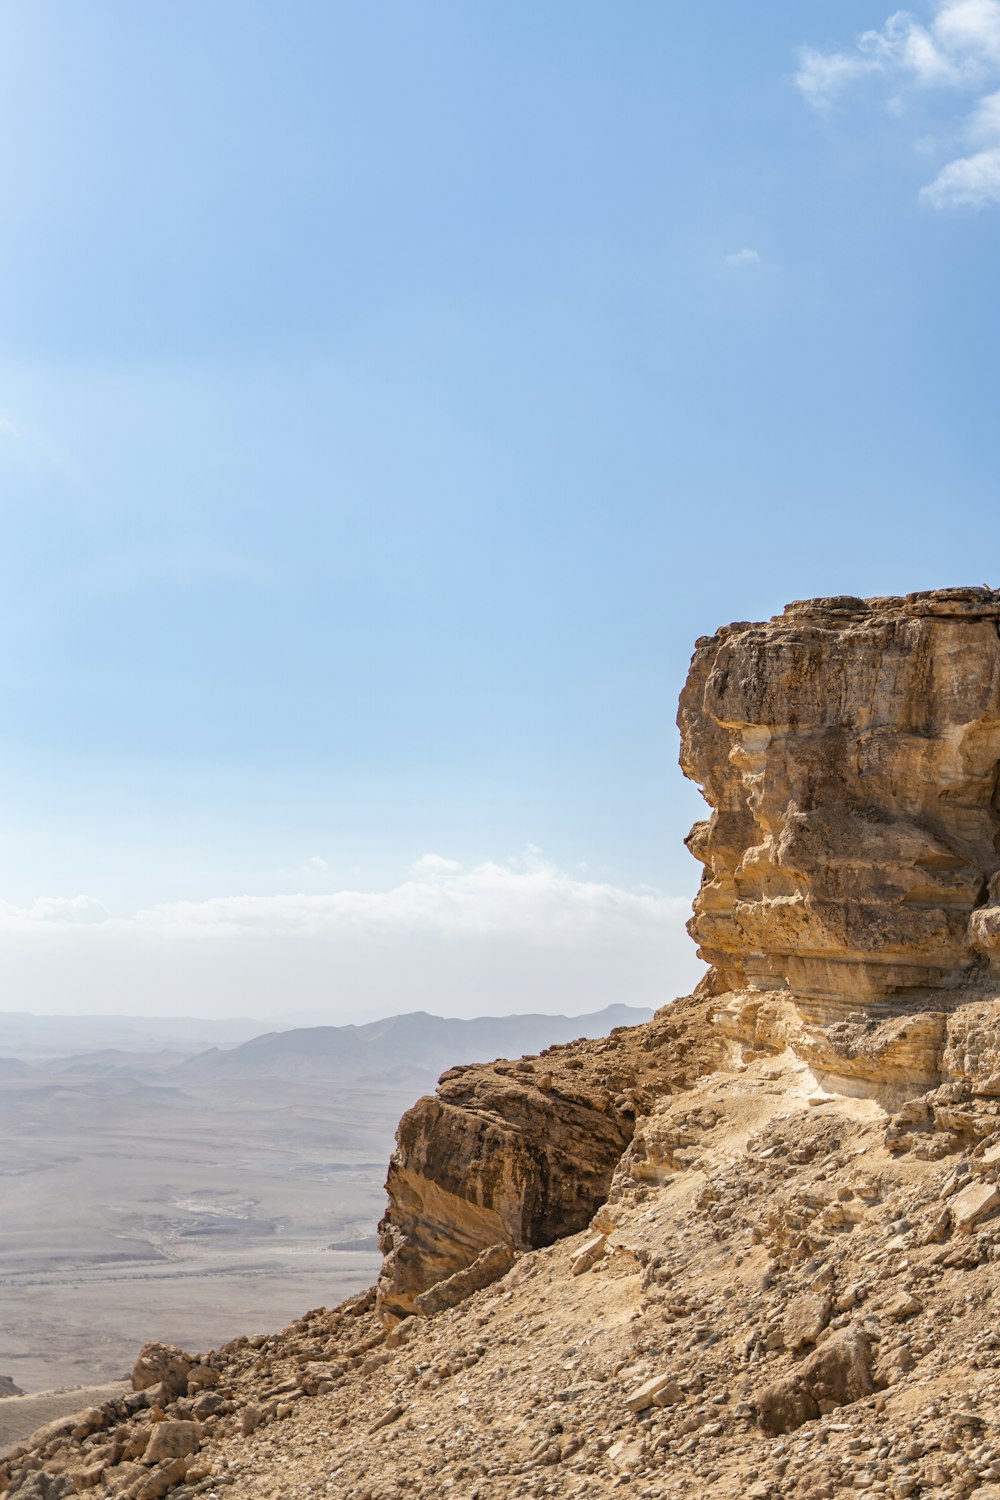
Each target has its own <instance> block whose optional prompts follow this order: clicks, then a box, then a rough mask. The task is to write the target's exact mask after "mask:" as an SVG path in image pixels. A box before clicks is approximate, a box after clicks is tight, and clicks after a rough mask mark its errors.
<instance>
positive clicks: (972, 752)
mask: <svg viewBox="0 0 1000 1500" xmlns="http://www.w3.org/2000/svg"><path fill="white" fill-rule="evenodd" d="M998 622H1000V595H998V594H996V593H991V592H989V591H987V590H983V589H949V590H939V591H937V592H934V593H927V594H911V595H907V596H906V597H905V598H898V599H869V600H862V599H853V598H835V599H814V600H811V601H808V602H806V603H801V604H791V605H789V606H788V608H787V609H786V610H785V612H784V614H783V615H781V616H779V617H777V618H776V619H774V620H772V621H770V622H769V623H767V624H737V625H730V626H728V627H726V628H724V629H722V630H720V631H718V632H717V633H716V634H715V635H713V636H710V637H706V638H704V639H702V640H701V641H699V642H698V645H697V649H696V651H695V655H694V659H693V661H692V665H691V673H690V676H689V678H688V682H687V685H686V687H685V689H684V692H683V694H682V697H681V706H680V714H679V724H680V728H681V742H682V745H681V765H682V768H683V769H684V771H685V772H686V774H687V775H688V776H690V777H691V778H692V779H693V780H695V781H696V782H697V783H698V784H699V785H700V786H701V788H702V790H703V792H704V795H705V797H706V800H707V801H708V803H709V805H710V806H711V808H712V815H711V817H710V818H709V819H708V820H707V821H706V822H703V823H699V824H697V825H696V826H695V828H694V829H693V830H692V832H691V835H690V837H689V839H688V845H689V848H690V849H691V851H692V853H693V854H694V855H695V856H696V857H697V858H698V859H699V860H700V861H701V862H702V863H703V864H704V866H705V871H704V874H703V877H702V886H701V890H700V892H699V895H698V898H697V901H696V903H695V914H694V917H693V919H692V921H691V923H690V931H691V933H692V936H693V937H694V938H695V940H696V942H697V943H698V945H699V949H700V951H701V954H702V956H703V957H704V958H705V959H706V960H707V961H708V962H709V963H710V964H711V965H712V966H713V972H712V976H711V980H710V984H711V988H712V989H713V991H714V993H716V994H717V995H719V996H723V997H725V998H724V1000H723V1006H722V1008H723V1011H724V1012H725V1014H726V1016H727V1017H728V1023H729V1027H730V1031H731V1033H732V1034H734V1035H736V1036H737V1037H739V1038H740V1040H741V1041H743V1042H744V1043H745V1044H746V1043H749V1044H750V1045H755V1046H760V1045H764V1046H773V1047H774V1048H775V1049H776V1050H780V1049H781V1047H783V1046H785V1045H788V1044H792V1045H793V1046H795V1049H796V1050H797V1051H798V1052H799V1053H800V1055H803V1056H805V1057H806V1058H807V1060H809V1061H810V1062H811V1063H812V1065H813V1066H814V1067H815V1068H816V1070H817V1072H819V1073H821V1074H822V1073H824V1072H827V1073H829V1075H830V1076H831V1077H833V1078H839V1079H841V1080H842V1079H844V1078H857V1079H859V1080H862V1081H865V1082H870V1081H877V1082H878V1083H880V1084H881V1085H882V1086H883V1087H889V1086H892V1085H895V1086H897V1087H898V1088H899V1089H903V1088H904V1087H906V1086H909V1091H910V1093H911V1094H912V1093H913V1092H914V1091H917V1092H919V1087H920V1086H922V1087H924V1088H928V1087H933V1086H934V1085H935V1084H936V1083H937V1082H938V1081H939V1077H940V1070H939V1063H940V1053H941V1049H942V1046H943V1045H944V1043H945V1039H946V1037H945V1033H946V1011H947V1009H948V1008H949V1007H948V1003H947V999H946V996H947V994H948V993H949V992H950V993H951V994H954V992H955V991H956V990H958V989H961V988H963V987H965V988H966V989H967V988H968V987H969V986H973V987H975V985H977V984H981V983H982V982H983V979H984V976H986V975H987V973H988V970H989V966H990V965H992V964H994V960H995V957H996V944H997V940H998V934H1000V917H998V915H997V914H998V912H1000V907H998V906H997V905H996V894H997V890H998V884H997V880H996V878H995V877H997V875H998V872H1000V838H998V834H1000V790H998V784H1000V778H998V764H1000V632H998ZM991 893H992V894H991ZM995 993H996V984H995V982H994V983H993V987H992V989H991V991H990V994H991V996H992V995H993V994H995ZM936 997H940V998H939V999H936ZM968 998H970V999H972V998H977V997H976V996H975V995H974V994H970V995H969V996H968ZM915 1002H917V1003H915ZM875 1023H878V1024H875ZM810 1028H811V1031H810ZM835 1028H836V1029H837V1030H838V1031H839V1034H838V1035H834V1034H832V1032H833V1031H834V1029H835ZM998 1071H1000V1070H998ZM914 1086H916V1088H915V1087H914ZM998 1088H1000V1085H998Z"/></svg>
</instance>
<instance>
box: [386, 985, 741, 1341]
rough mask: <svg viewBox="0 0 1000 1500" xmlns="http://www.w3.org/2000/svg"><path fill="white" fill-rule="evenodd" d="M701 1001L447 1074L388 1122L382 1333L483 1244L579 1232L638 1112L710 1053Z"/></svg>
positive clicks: (547, 1240) (700, 1066)
mask: <svg viewBox="0 0 1000 1500" xmlns="http://www.w3.org/2000/svg"><path fill="white" fill-rule="evenodd" d="M709 1031H710V1028H709V1027H708V1025H707V1020H706V1003H705V1002H704V1001H693V1000H690V1001H687V1002H685V1004H683V1005H681V1007H680V1011H678V1012H677V1013H676V1014H673V1013H672V1014H670V1015H663V1014H661V1016H660V1017H658V1018H657V1019H656V1020H654V1021H652V1022H649V1023H648V1025H646V1026H638V1027H623V1028H618V1029H617V1030H615V1031H614V1032H613V1033H612V1034H611V1036H610V1037H607V1038H602V1039H600V1040H598V1041H579V1042H575V1043H570V1044H567V1045H564V1046H557V1047H552V1048H549V1049H548V1051H547V1052H545V1053H543V1054H542V1055H541V1056H540V1057H538V1058H533V1059H521V1060H520V1061H518V1062H507V1061H506V1060H501V1061H499V1062H496V1063H492V1064H488V1065H487V1064H477V1065H473V1066H470V1067H464V1068H453V1069H452V1070H451V1071H450V1072H448V1073H445V1074H444V1075H443V1077H442V1078H441V1081H440V1083H439V1085H438V1090H437V1093H436V1094H435V1095H433V1096H428V1097H426V1098H424V1099H420V1100H419V1101H418V1102H417V1103H416V1104H415V1105H414V1107H413V1108H412V1109H411V1110H409V1111H408V1112H407V1113H406V1114H405V1115H404V1116H403V1119H402V1120H401V1121H400V1126H399V1131H398V1134H397V1144H396V1151H395V1154H394V1155H393V1158H392V1161H391V1162H390V1165H389V1176H388V1181H387V1183H386V1191H387V1193H388V1197H389V1204H388V1209H387V1212H386V1216H385V1218H384V1219H383V1221H382V1224H381V1225H380V1232H381V1243H382V1249H383V1253H384V1256H385V1260H384V1264H383V1271H382V1275H381V1278H380V1280H379V1306H380V1309H381V1311H382V1315H383V1317H384V1318H385V1319H386V1321H387V1323H390V1324H391V1323H392V1322H393V1321H394V1320H396V1319H398V1318H400V1317H406V1316H408V1315H409V1314H410V1313H412V1312H413V1311H414V1310H415V1308H416V1301H417V1298H418V1297H420V1296H421V1295H423V1294H427V1293H428V1292H429V1291H430V1289H431V1288H432V1287H434V1286H435V1285H436V1284H437V1283H438V1282H442V1281H444V1280H446V1279H447V1278H451V1277H454V1276H455V1274H456V1273H458V1272H463V1271H464V1270H465V1269H466V1268H467V1267H469V1266H471V1265H472V1264H473V1262H475V1261H476V1260H477V1259H478V1258H479V1257H480V1256H481V1255H483V1254H484V1252H487V1251H491V1250H493V1247H506V1248H507V1249H508V1250H509V1251H524V1250H530V1249H533V1248H535V1247H536V1246H539V1245H548V1244H551V1243H552V1241H553V1240H555V1239H559V1238H561V1237H562V1236H564V1235H567V1234H573V1233H575V1232H576V1231H577V1230H579V1229H583V1228H584V1227H585V1226H586V1225H587V1224H588V1223H589V1222H590V1219H591V1217H592V1216H593V1214H594V1213H595V1211H596V1210H597V1208H598V1207H599V1206H600V1204H601V1203H603V1201H604V1199H605V1198H606V1197H607V1194H608V1188H609V1186H610V1183H611V1178H612V1174H613V1173H614V1170H615V1168H616V1166H617V1165H618V1162H619V1160H620V1158H621V1155H622V1152H623V1151H624V1150H625V1147H626V1146H627V1145H628V1143H629V1141H630V1140H631V1138H632V1132H633V1130H634V1128H635V1119H636V1115H637V1114H642V1113H644V1112H645V1111H646V1110H648V1109H649V1107H650V1105H651V1103H652V1101H653V1100H654V1099H655V1098H657V1097H659V1096H660V1095H663V1094H669V1093H671V1092H672V1091H674V1090H675V1089H677V1088H682V1087H685V1086H687V1084H688V1083H689V1082H690V1080H691V1078H692V1077H695V1076H697V1075H698V1074H699V1073H701V1072H702V1071H704V1070H705V1069H706V1068H707V1067H708V1066H709V1062H710V1060H711V1059H712V1058H714V1057H715V1056H717V1055H718V1053H719V1049H720V1047H721V1039H720V1041H719V1042H716V1041H715V1039H714V1038H713V1037H712V1036H711V1035H710V1034H709Z"/></svg>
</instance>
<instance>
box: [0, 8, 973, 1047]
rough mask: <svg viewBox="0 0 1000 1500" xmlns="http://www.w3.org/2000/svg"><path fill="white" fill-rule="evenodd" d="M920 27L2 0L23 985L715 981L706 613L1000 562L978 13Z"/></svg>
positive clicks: (204, 989) (1, 128)
mask: <svg viewBox="0 0 1000 1500" xmlns="http://www.w3.org/2000/svg"><path fill="white" fill-rule="evenodd" d="M889 17H890V7H888V6H887V5H880V4H877V3H867V0H866V3H860V0H848V3H845V0H837V3H833V0H829V3H828V0H816V3H813V4H811V5H810V6H808V7H803V6H802V5H801V4H792V3H772V4H768V5H766V6H748V5H746V4H744V3H742V0H740V3H736V0H732V3H722V4H717V5H715V6H712V7H707V6H685V7H680V6H667V5H663V4H662V3H659V0H657V3H646V0H634V3H632V4H630V5H629V6H627V7H624V8H623V7H620V6H611V5H607V4H600V5H599V4H594V3H589V0H572V3H569V0H566V3H562V0H548V3H546V4H545V5H544V6H538V5H537V4H530V5H529V4H526V3H519V0H512V3H507V4H504V5H503V6H477V5H468V4H465V3H462V4H459V3H449V4H445V3H437V0H428V3H424V4H421V5H420V6H414V5H411V4H403V3H382V4H379V5H377V6H373V5H362V4H346V3H344V4H339V3H334V0H297V3H296V4H295V5H294V6H275V5H273V4H271V3H261V0H238V3H237V0H213V3H212V4H211V5H204V4H203V3H201V0H171V3H170V4H167V3H161V0H151V3H149V4H144V5H142V6H136V5H134V4H132V3H130V0H89V3H88V4H87V5H80V4H79V3H78V0H0V287H2V288H3V295H2V297H0V510H2V526H3V538H2V548H0V568H2V578H0V625H2V630H3V639H4V641H5V643H6V650H5V651H4V666H3V676H4V688H3V705H4V711H3V715H2V725H0V828H2V833H3V845H4V849H5V858H4V859H3V861H2V869H0V899H2V901H3V903H4V905H3V907H2V908H0V915H3V918H4V921H5V923H6V926H7V929H8V931H7V938H6V942H7V944H8V958H10V959H11V960H12V962H13V964H14V968H13V973H14V980H13V990H12V993H11V995H10V999H9V1002H8V1003H10V1004H11V1005H14V1006H15V1007H16V1006H21V1007H23V1008H34V1009H56V1010H58V1009H73V1008H81V1007H83V1008H91V1009H98V1008H100V1009H119V1010H120V1009H123V1008H127V1007H128V1006H132V1007H141V1006H143V1005H146V1006H148V1007H152V1008H154V1009H156V1008H159V1009H163V1008H164V1006H165V1005H166V1004H167V1003H169V1002H170V1001H171V997H172V996H174V997H176V995H177V994H178V992H181V993H182V994H183V996H184V1003H185V1005H186V1008H188V1009H191V1010H197V1009H201V1010H208V1009H213V1010H216V1011H221V1010H226V1009H229V1010H240V1009H243V1010H250V1011H251V1012H252V1013H254V1014H257V1013H259V1014H261V1015H273V1014H275V1013H277V1012H278V1010H279V1009H289V1008H291V1009H292V1010H296V1009H301V1010H303V1011H310V1012H311V1011H312V1010H314V1009H315V1010H317V1012H318V1010H322V1009H323V1008H324V1007H325V1008H327V1009H329V1010H330V1011H331V1014H333V1013H335V1014H336V1015H338V1016H340V1015H347V1014H348V1013H350V1015H351V1016H352V1018H357V1017H360V1016H362V1015H367V1014H370V1013H372V1012H373V1011H374V1010H401V1009H408V1008H411V1006H410V1004H409V1003H408V1002H409V999H410V997H411V996H412V995H414V994H416V993H417V992H418V991H419V992H420V995H421V996H422V1000H423V1001H428V997H429V1000H430V1003H428V1008H438V1009H450V1010H452V1011H455V1012H457V1011H459V1010H464V1011H465V1012H466V1013H471V1012H473V1011H475V1010H476V1009H479V1008H493V1009H497V1008H503V1009H515V1008H516V1009H525V1008H537V1009H547V1010H559V1009H567V1010H579V1009H585V1008H588V1007H589V1006H590V1005H591V1004H596V1003H602V1002H603V1000H604V999H607V1000H626V1001H627V1000H634V1001H635V1002H636V1003H650V1001H652V1000H655V999H658V998H662V999H667V998H669V997H670V995H671V994H673V993H676V991H677V990H678V989H681V988H684V987H685V986H686V985H687V984H689V983H690V982H691V980H692V978H693V977H694V976H695V975H696V972H697V970H696V968H695V967H694V965H693V964H692V962H691V959H690V957H689V956H688V953H687V948H688V945H687V940H686V939H685V938H684V937H683V934H682V932H681V922H682V915H683V909H684V905H685V903H686V902H687V901H689V900H690V897H691V895H692V893H693V891H694V889H695V886H696V884H697V870H696V868H695V866H694V865H693V862H692V861H691V860H690V858H689V856H688V855H687V854H686V852H685V851H684V849H683V848H682V845H681V838H682V836H683V834H684V832H685V831H686V829H687V827H688V825H689V824H690V822H691V821H692V819H693V818H694V817H695V816H697V815H698V812H699V807H700V803H699V799H698V797H697V795H696V794H695V793H694V791H693V790H692V789H691V788H689V787H686V786H685V785H684V784H683V782H682V780H681V778H680V775H679V772H677V770H676V769H675V761H676V738H675V731H674V728H673V718H674V713H675V706H676V699H677V694H678V691H679V689H680V685H681V682H682V680H683V676H684V672H685V669H686V665H687V661H688V658H689V656H690V651H691V647H692V644H693V641H694V639H695V637H696V636H698V635H699V634H702V633H705V632H707V631H710V630H711V629H713V628H714V627H715V626H717V625H719V624H721V623H723V622H725V621H727V620H730V619H745V618H754V617H766V616H768V615H770V614H772V613H774V612H776V611H777V610H779V609H780V608H781V606H782V605H783V604H784V603H785V602H786V601H787V600H788V599H791V598H802V597H808V596H811V595H816V594H823V593H844V592H850V593H859V594H873V593H889V592H897V591H906V590H910V589H918V588H926V587H933V586H936V585H945V584H952V583H967V582H972V583H979V582H983V581H987V582H991V583H994V584H997V583H1000V557H998V551H1000V549H998V547H997V544H996V541H995V536H994V533H995V530H996V528H995V515H996V490H997V475H998V473H1000V463H998V459H1000V454H998V451H997V450H998V445H1000V424H998V423H997V420H996V411H995V406H996V383H997V358H998V356H997V350H998V348H1000V339H998V331H1000V330H998V327H997V324H998V321H1000V317H998V306H1000V303H998V298H997V294H996V287H997V265H998V253H997V252H998V226H1000V3H997V0H950V3H949V0H933V3H926V4H923V5H919V6H914V7H913V9H912V11H910V12H902V13H897V15H896V17H895V19H893V20H892V21H890V20H889ZM429 854H433V855H434V856H436V858H437V860H438V863H436V864H435V863H434V862H433V861H432V862H431V863H430V864H428V863H427V861H426V859H425V856H427V855H429ZM491 871H493V872H497V871H499V872H500V873H499V874H490V873H489V872H491ZM484 892H487V893H488V894H484ZM407 893H408V894H407ZM294 897H301V898H302V900H301V901H300V903H299V905H298V906H296V905H295V903H294V901H292V898H294ZM241 901H243V902H244V903H246V902H250V903H251V905H250V906H247V905H246V904H244V906H242V907H239V908H238V910H239V913H240V915H238V917H234V911H236V910H237V907H234V905H233V903H234V902H235V903H237V905H238V903H239V902H241ZM290 901H292V905H291V907H290V906H289V902H290ZM484 902H485V905H484ZM303 903H305V905H303ZM366 903H367V904H366ZM644 903H645V904H644ZM650 903H652V904H650ZM389 909H391V910H392V911H394V912H396V917H395V918H393V921H394V922H395V925H394V926H393V925H392V923H390V927H391V931H392V934H393V937H392V942H391V943H389V944H388V948H389V949H391V950H392V954H391V957H388V958H387V957H386V956H385V954H386V951H387V945H386V942H385V931H384V930H383V928H380V927H379V925H378V924H379V922H381V921H382V920H383V917H384V914H385V912H386V910H389ZM456 910H461V911H462V912H464V913H465V916H464V917H463V919H462V920H463V922H464V924H465V925H461V924H460V925H459V927H458V928H453V927H449V926H448V921H450V920H451V917H452V916H453V915H454V912H455V911H456ZM290 911H292V912H293V913H295V914H296V915H293V916H289V912H290ZM303 912H308V913H310V914H311V915H310V916H309V919H308V921H306V923H305V930H306V931H307V935H306V936H303V930H304V929H303V927H302V921H303V918H302V913H303ZM376 912H379V913H381V914H382V915H381V916H378V917H377V918H376V916H375V915H373V914H374V913H376ZM137 913H138V914H139V918H140V919H141V920H140V919H137V918H136V914H137ZM178 913H182V914H183V917H178V916H177V914H178ZM345 913H349V916H347V915H345ZM443 914H445V915H443ZM446 917H447V920H446ZM175 918H176V924H175V927H171V922H173V921H174V919H175ZM137 920H138V925H137ZM345 922H347V923H348V924H349V926H350V931H351V933H352V934H353V938H352V941H353V940H354V938H356V939H357V941H358V942H360V943H362V944H365V943H367V944H368V947H367V948H365V950H364V954H362V956H361V957H357V955H355V958H352V959H351V960H350V962H348V958H347V956H346V955H347V948H348V947H349V946H350V945H349V944H348V943H347V940H346V938H345V930H346V929H345V927H344V923H345ZM143 923H145V924H146V927H147V928H155V929H156V931H157V932H158V933H159V934H160V936H159V937H158V938H157V940H156V941H157V942H161V941H162V942H163V943H164V944H167V943H168V935H169V933H171V932H175V933H179V932H181V930H182V929H183V932H184V933H188V936H187V937H177V938H176V945H179V947H172V948H171V952H172V953H173V954H174V957H175V958H176V953H177V952H181V953H182V955H183V957H182V958H176V962H177V965H178V967H177V969H176V972H175V971H174V970H173V969H170V972H169V986H173V989H170V988H169V987H168V981H167V979H165V978H162V977H161V978H157V972H158V971H159V972H160V973H161V974H162V972H163V954H162V953H161V952H160V951H159V950H157V951H156V954H155V955H154V953H153V948H150V947H148V946H143V945H144V943H146V942H147V938H142V939H140V936H139V935H138V934H139V928H140V927H142V924H143ZM310 923H311V924H312V925H310ZM324 923H325V924H326V925H325V926H324ZM622 923H624V924H625V926H624V927H622V925H621V924H622ZM317 924H318V931H317V930H316V929H317ZM616 924H617V925H616ZM67 927H72V928H73V929H74V931H73V933H72V934H71V935H67V934H66V933H65V932H64V928H67ZM78 927H84V928H86V929H87V935H86V936H82V935H81V934H80V933H79V932H77V931H76V929H77V928H78ZM216 928H218V929H219V933H218V934H217V940H215V939H213V940H211V941H207V942H206V941H201V940H197V941H196V940H194V939H191V938H190V935H189V929H197V931H198V932H200V933H204V932H205V931H214V930H215V929H216ZM98 929H99V930H98ZM554 932H561V934H562V937H561V938H560V939H559V941H558V942H557V941H556V940H555V938H553V936H552V934H553V933H554ZM483 933H488V934H489V937H488V939H487V938H486V937H484V936H483ZM637 934H638V935H637ZM148 942H149V943H152V942H153V939H152V938H148ZM477 942H478V943H479V946H477ZM81 943H83V944H85V945H86V944H89V945H90V946H89V947H86V948H85V950H79V949H78V946H74V945H79V944H81ZM560 943H561V944H562V946H561V947H560ZM273 944H277V945H278V947H274V946H273ZM255 945H256V946H255ZM268 945H272V946H268ZM345 945H346V946H345ZM463 945H465V947H467V948H468V952H467V953H466V954H465V957H464V958H463V959H462V962H461V964H459V963H458V961H457V959H456V954H457V953H458V952H459V950H460V949H461V950H462V951H463V952H464V948H463ZM265 948H266V949H267V961H266V962H265V961H264V949H265ZM279 949H280V954H279ZM164 951H165V950H164ZM359 952H360V950H359ZM206 954H210V959H209V958H207V957H206ZM365 954H367V957H365ZM500 954H502V955H503V959H502V962H501V961H500V958H499V957H498V955H500ZM637 955H638V956H637ZM602 965H603V967H602ZM417 967H419V970H420V980H419V983H417V982H416V980H415V978H414V974H415V970H416V968H417ZM453 970H454V972H453ZM288 974H291V976H292V981H293V982H292V984H291V985H289V984H288V983H285V982H283V979H282V976H283V975H288ZM262 976H265V977H262ZM498 976H500V977H498ZM435 996H438V997H439V998H440V1004H438V1005H436V1006H435V1005H434V1004H433V1000H434V997H435ZM506 996H509V1003H506V1004H505V1003H503V1002H504V997H506Z"/></svg>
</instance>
